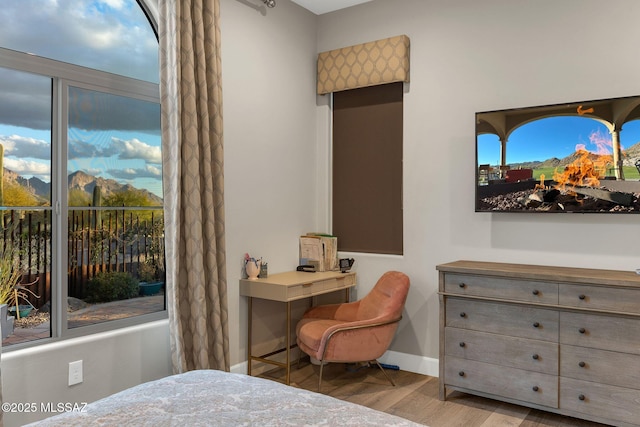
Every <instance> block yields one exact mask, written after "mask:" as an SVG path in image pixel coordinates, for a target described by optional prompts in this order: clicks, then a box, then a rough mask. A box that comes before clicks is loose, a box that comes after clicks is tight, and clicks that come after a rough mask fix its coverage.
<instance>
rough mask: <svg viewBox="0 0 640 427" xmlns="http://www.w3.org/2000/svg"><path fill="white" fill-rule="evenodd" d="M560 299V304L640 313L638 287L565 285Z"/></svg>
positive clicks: (561, 290) (561, 289)
mask: <svg viewBox="0 0 640 427" xmlns="http://www.w3.org/2000/svg"><path fill="white" fill-rule="evenodd" d="M559 300H560V305H565V306H569V307H580V308H592V309H597V310H612V311H616V312H626V313H634V314H637V313H640V299H639V298H638V290H637V289H624V288H622V289H620V288H618V289H616V288H606V287H601V286H586V285H563V286H562V287H561V288H560V297H559Z"/></svg>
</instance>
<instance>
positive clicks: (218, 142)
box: [158, 0, 229, 373]
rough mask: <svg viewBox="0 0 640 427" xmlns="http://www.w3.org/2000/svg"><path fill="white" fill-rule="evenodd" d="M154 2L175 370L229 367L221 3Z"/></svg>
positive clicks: (216, 0) (214, 0) (197, 0)
mask: <svg viewBox="0 0 640 427" xmlns="http://www.w3.org/2000/svg"><path fill="white" fill-rule="evenodd" d="M158 5H159V11H160V21H159V30H160V31H159V36H160V37H159V39H160V91H161V98H162V101H161V102H162V155H163V159H162V175H163V185H164V212H165V215H164V219H165V246H166V247H165V250H166V263H167V281H166V286H167V309H168V312H169V332H170V338H171V350H172V354H171V356H172V362H173V370H174V372H175V373H182V372H186V371H190V370H194V369H219V370H224V371H229V329H228V307H227V278H226V267H225V263H226V251H225V221H224V172H223V159H224V152H223V132H222V78H221V62H220V25H219V23H220V3H219V0H160V1H159V2H158Z"/></svg>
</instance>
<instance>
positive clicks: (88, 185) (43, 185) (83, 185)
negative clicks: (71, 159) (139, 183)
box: [4, 168, 162, 204]
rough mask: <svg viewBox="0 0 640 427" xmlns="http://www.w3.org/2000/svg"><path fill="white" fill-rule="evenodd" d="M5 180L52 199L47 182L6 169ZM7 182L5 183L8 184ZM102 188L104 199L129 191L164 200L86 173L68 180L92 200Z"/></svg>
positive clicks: (73, 188)
mask: <svg viewBox="0 0 640 427" xmlns="http://www.w3.org/2000/svg"><path fill="white" fill-rule="evenodd" d="M4 179H5V180H6V181H8V182H12V181H13V182H16V183H18V184H19V185H21V186H22V187H25V188H26V189H27V190H28V191H29V192H30V193H32V194H33V195H35V196H36V197H38V198H40V199H43V200H49V199H50V198H51V197H50V195H51V185H50V184H49V183H47V182H44V181H42V180H41V179H39V178H29V179H25V178H23V177H22V176H20V175H18V174H17V173H15V172H13V171H11V170H9V169H6V168H5V170H4ZM6 181H5V182H6ZM97 185H98V186H100V187H101V189H102V197H103V199H104V198H106V197H109V196H111V195H112V194H115V193H123V192H127V191H132V190H135V191H140V192H142V193H143V194H145V195H146V196H147V197H148V198H149V199H150V200H152V201H153V202H154V203H157V204H162V199H161V198H160V197H158V196H156V195H155V194H153V193H151V192H150V191H147V190H145V189H139V188H135V187H133V186H131V185H129V184H120V183H119V182H117V181H115V180H113V179H105V178H101V177H95V176H91V175H89V174H86V173H84V172H81V171H78V172H74V173H72V174H71V175H69V178H68V186H69V190H81V191H82V192H85V193H87V195H88V197H89V198H91V197H92V194H93V189H94V188H95V187H96V186H97Z"/></svg>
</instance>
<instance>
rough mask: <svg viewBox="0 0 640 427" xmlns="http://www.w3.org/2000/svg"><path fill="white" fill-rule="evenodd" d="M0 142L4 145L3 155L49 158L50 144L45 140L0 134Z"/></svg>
mask: <svg viewBox="0 0 640 427" xmlns="http://www.w3.org/2000/svg"><path fill="white" fill-rule="evenodd" d="M0 143H1V144H2V145H4V152H5V156H9V155H10V156H15V157H18V158H20V157H32V158H34V159H43V160H49V161H50V160H51V144H49V143H48V142H47V141H43V140H41V139H35V138H29V137H26V136H20V135H10V136H3V135H0Z"/></svg>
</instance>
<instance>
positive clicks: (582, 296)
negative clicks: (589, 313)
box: [578, 294, 587, 300]
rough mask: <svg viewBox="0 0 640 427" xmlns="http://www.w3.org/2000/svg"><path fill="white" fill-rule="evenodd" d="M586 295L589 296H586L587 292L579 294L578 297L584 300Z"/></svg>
mask: <svg viewBox="0 0 640 427" xmlns="http://www.w3.org/2000/svg"><path fill="white" fill-rule="evenodd" d="M586 297H587V296H586V295H585V294H581V295H578V298H580V299H582V300H583V299H585V298H586Z"/></svg>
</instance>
